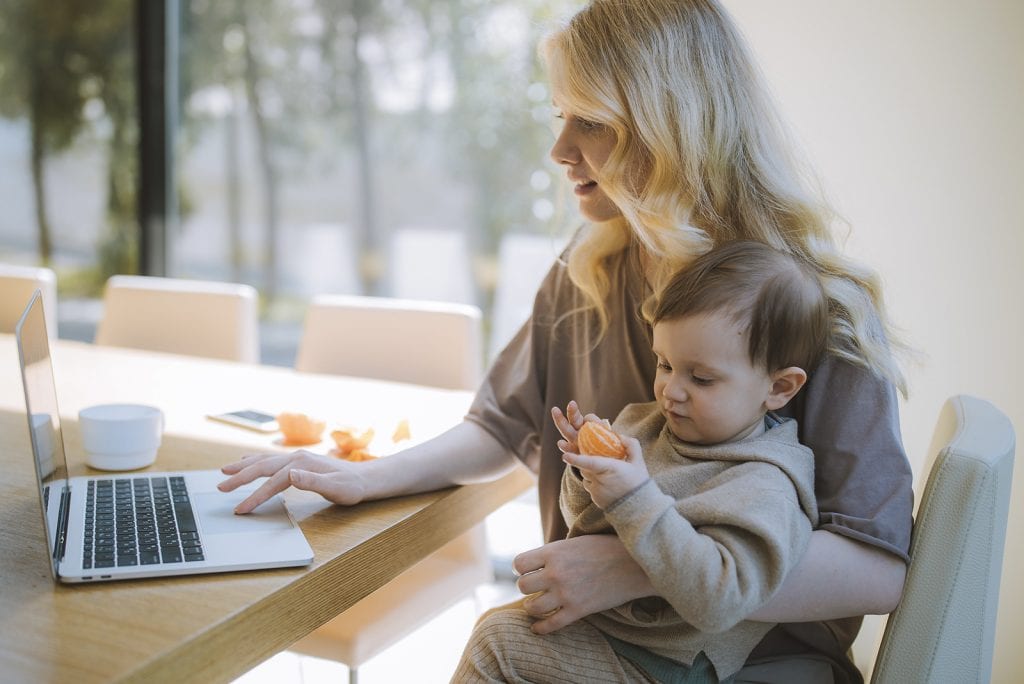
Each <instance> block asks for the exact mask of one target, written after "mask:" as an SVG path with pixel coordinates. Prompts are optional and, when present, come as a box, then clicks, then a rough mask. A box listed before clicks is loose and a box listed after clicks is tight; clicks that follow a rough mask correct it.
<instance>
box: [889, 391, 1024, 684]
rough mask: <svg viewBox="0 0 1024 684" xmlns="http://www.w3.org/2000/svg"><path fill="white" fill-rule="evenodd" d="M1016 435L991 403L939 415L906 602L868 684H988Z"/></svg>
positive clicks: (963, 401) (964, 402)
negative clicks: (953, 683) (949, 683)
mask: <svg viewBox="0 0 1024 684" xmlns="http://www.w3.org/2000/svg"><path fill="white" fill-rule="evenodd" d="M1014 448H1015V435H1014V430H1013V426H1012V425H1011V423H1010V421H1009V419H1008V418H1007V417H1006V416H1005V415H1003V413H1001V412H1000V411H999V410H998V409H997V408H995V407H994V406H993V405H992V404H990V403H988V402H987V401H983V400H981V399H976V398H974V397H969V396H964V395H959V396H955V397H952V398H951V399H949V400H948V401H947V402H946V404H945V405H944V406H943V409H942V412H941V414H940V416H939V420H938V425H937V426H936V429H935V436H934V437H933V439H932V445H931V450H930V452H929V456H930V462H929V464H928V465H927V466H926V468H925V470H924V472H926V473H927V474H928V480H927V483H926V484H925V486H924V490H923V492H922V494H921V497H920V505H919V506H918V510H917V517H916V520H915V522H914V531H913V535H912V538H911V542H910V566H909V568H908V572H907V581H906V585H905V587H904V591H903V599H902V600H901V601H900V604H899V606H897V608H896V610H895V611H894V612H893V613H892V615H890V616H889V620H888V622H887V624H886V627H885V632H884V633H883V636H882V642H881V646H880V648H879V651H878V657H877V659H876V661H875V667H874V671H873V672H872V677H871V681H872V682H876V683H879V684H889V683H891V684H913V683H915V682H921V683H922V684H923V683H925V682H957V683H958V684H960V683H964V682H988V681H989V680H990V679H991V676H992V651H993V647H994V642H995V625H996V610H997V608H998V605H999V582H1000V576H1001V574H1002V566H1003V547H1004V544H1005V541H1006V524H1007V517H1008V510H1009V505H1010V484H1011V481H1012V478H1013V458H1014Z"/></svg>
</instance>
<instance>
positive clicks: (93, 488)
mask: <svg viewBox="0 0 1024 684" xmlns="http://www.w3.org/2000/svg"><path fill="white" fill-rule="evenodd" d="M201 560H203V545H202V543H201V542H200V539H199V531H198V530H197V529H196V520H195V514H194V513H193V511H192V502H191V501H190V500H189V496H188V489H187V488H186V487H185V478H184V477H181V476H172V477H134V478H119V479H116V480H114V479H97V480H89V482H88V491H87V493H86V500H85V545H84V549H83V552H82V567H83V568H86V569H91V568H112V567H115V566H116V567H125V566H132V565H156V564H158V563H189V562H194V561H201Z"/></svg>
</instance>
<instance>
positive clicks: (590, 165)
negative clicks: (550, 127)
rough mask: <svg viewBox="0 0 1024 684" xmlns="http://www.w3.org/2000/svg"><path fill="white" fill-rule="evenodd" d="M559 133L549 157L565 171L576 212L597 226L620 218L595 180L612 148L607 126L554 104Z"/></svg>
mask: <svg viewBox="0 0 1024 684" xmlns="http://www.w3.org/2000/svg"><path fill="white" fill-rule="evenodd" d="M555 109H556V110H557V111H558V118H560V119H562V131H561V133H559V135H558V138H557V139H556V140H555V144H554V145H553V146H552V147H551V158H552V159H554V160H555V162H556V163H558V164H562V165H564V166H565V168H566V175H567V176H568V178H569V182H571V183H572V184H573V186H574V187H573V192H574V193H575V195H576V199H577V200H578V201H579V205H580V213H581V214H583V216H584V217H586V218H587V219H588V220H590V221H594V222H595V223H600V222H602V221H610V220H611V219H614V218H618V217H619V216H621V215H622V212H621V211H619V208H618V207H617V206H615V203H613V202H612V201H611V200H610V199H609V198H608V196H607V195H606V194H605V193H604V190H603V189H602V188H601V186H600V184H599V183H598V182H597V180H596V176H597V171H598V170H599V169H600V168H601V167H602V166H604V163H605V162H606V161H608V156H609V155H610V154H611V153H612V150H613V149H614V148H615V132H614V131H612V130H611V129H610V128H608V127H607V126H603V125H601V124H598V123H594V122H592V121H587V120H586V119H583V118H580V117H578V116H576V115H574V114H573V113H571V112H569V111H568V110H566V109H563V108H560V107H559V105H558V102H557V100H556V102H555Z"/></svg>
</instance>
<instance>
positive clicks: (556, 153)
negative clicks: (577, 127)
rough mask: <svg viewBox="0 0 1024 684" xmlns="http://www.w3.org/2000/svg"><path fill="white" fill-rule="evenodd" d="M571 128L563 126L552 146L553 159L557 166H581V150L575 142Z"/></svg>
mask: <svg viewBox="0 0 1024 684" xmlns="http://www.w3.org/2000/svg"><path fill="white" fill-rule="evenodd" d="M569 128H570V127H569V126H568V125H566V126H563V127H562V130H561V131H560V132H559V134H558V137H557V138H555V144H554V145H552V146H551V152H550V154H551V158H552V159H553V160H554V162H555V163H556V164H579V163H580V161H581V156H580V148H579V147H577V146H576V144H575V143H574V142H573V139H572V134H571V132H570V130H569Z"/></svg>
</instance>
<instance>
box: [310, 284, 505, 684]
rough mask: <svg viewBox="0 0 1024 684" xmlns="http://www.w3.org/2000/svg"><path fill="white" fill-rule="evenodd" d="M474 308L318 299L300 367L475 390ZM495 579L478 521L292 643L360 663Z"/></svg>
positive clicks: (352, 665) (477, 325)
mask: <svg viewBox="0 0 1024 684" xmlns="http://www.w3.org/2000/svg"><path fill="white" fill-rule="evenodd" d="M480 338H481V315H480V310H479V309H477V308H476V307H474V306H470V305H459V304H449V303H439V302H428V301H414V300H393V299H386V298H377V297H360V296H350V295H321V296H318V297H315V298H314V299H313V301H312V303H311V304H310V307H309V309H308V311H307V313H306V318H305V322H304V323H303V331H302V338H301V341H300V344H299V353H298V356H297V358H296V362H295V368H296V370H299V371H305V372H317V373H331V374H338V375H352V376H358V377H368V378H376V379H382V380H392V381H403V382H410V383H416V384H421V385H431V386H434V387H442V388H448V389H463V390H475V389H476V386H477V383H478V382H479V380H480V378H481V375H482V352H481V339H480ZM492 579H493V566H492V564H491V560H490V557H489V555H488V549H487V540H486V535H485V532H484V525H483V523H481V524H478V525H476V526H475V527H473V528H472V529H470V530H469V531H468V532H466V533H464V534H463V535H461V536H459V537H457V538H456V539H454V540H453V541H451V542H449V543H448V544H447V545H446V546H444V547H442V548H441V549H439V550H437V551H435V552H434V553H433V554H431V555H430V556H428V557H427V558H425V559H424V560H422V561H420V562H419V563H417V564H416V565H414V566H412V567H411V568H409V569H408V570H406V571H405V572H403V573H402V574H400V575H399V576H398V577H396V578H395V579H393V580H391V581H390V582H388V583H387V584H385V585H384V586H382V587H381V588H380V589H378V590H376V591H375V592H373V593H372V594H370V595H369V596H367V597H365V598H364V599H362V600H361V601H359V602H358V603H356V604H355V605H353V606H352V607H351V608H349V609H348V610H346V611H345V612H343V613H342V614H341V615H339V616H337V617H336V618H334V619H333V620H331V621H329V622H327V623H326V624H325V625H323V626H321V627H320V628H318V629H317V630H315V631H314V632H313V633H312V634H310V635H309V636H306V637H304V638H303V639H301V640H300V641H298V642H296V643H295V644H294V645H293V646H291V647H290V650H292V651H295V652H298V653H303V654H306V655H312V656H316V657H318V658H325V659H328V660H333V661H336V662H341V663H344V664H345V665H347V666H348V668H349V681H350V682H351V683H352V684H355V682H357V681H358V673H359V667H360V666H361V665H362V664H363V663H365V662H366V661H367V660H369V659H370V658H372V657H374V656H375V655H377V654H378V653H380V652H381V651H383V650H385V649H386V648H388V647H389V646H391V645H393V644H395V643H397V642H398V641H399V640H400V639H402V638H403V637H405V636H407V635H409V634H411V633H412V632H414V631H415V630H416V629H418V628H419V627H421V626H422V625H424V624H426V623H427V622H429V621H430V620H431V619H432V618H434V617H436V616H437V615H440V614H441V613H442V612H444V611H445V610H447V609H448V608H450V607H451V606H453V605H455V604H456V603H457V602H458V601H460V600H463V599H465V598H467V597H473V596H475V590H476V588H477V587H478V586H479V585H481V584H483V583H486V582H489V581H491V580H492Z"/></svg>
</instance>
